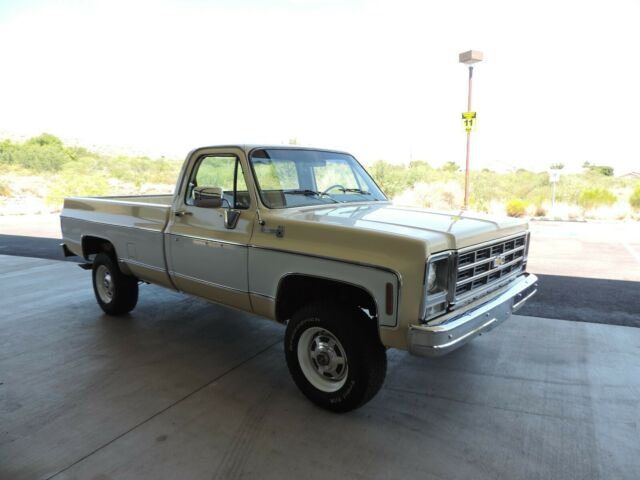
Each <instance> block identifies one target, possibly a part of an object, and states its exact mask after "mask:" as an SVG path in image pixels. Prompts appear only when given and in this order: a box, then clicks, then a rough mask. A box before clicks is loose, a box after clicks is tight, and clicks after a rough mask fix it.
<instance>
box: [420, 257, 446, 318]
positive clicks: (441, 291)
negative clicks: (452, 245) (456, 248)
mask: <svg viewBox="0 0 640 480" xmlns="http://www.w3.org/2000/svg"><path fill="white" fill-rule="evenodd" d="M450 259H451V252H442V253H438V254H436V255H433V256H432V257H431V258H429V261H428V262H427V265H426V272H425V273H426V275H425V279H424V280H425V282H424V289H425V292H424V298H423V310H422V319H423V321H427V320H429V319H431V318H434V317H437V316H439V315H442V314H443V313H445V312H446V311H447V307H448V302H447V290H448V283H449V269H450V268H451V266H450V263H451V262H450Z"/></svg>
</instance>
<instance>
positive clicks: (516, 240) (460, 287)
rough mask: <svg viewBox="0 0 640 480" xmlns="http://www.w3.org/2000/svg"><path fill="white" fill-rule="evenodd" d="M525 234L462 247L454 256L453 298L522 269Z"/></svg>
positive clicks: (462, 296)
mask: <svg viewBox="0 0 640 480" xmlns="http://www.w3.org/2000/svg"><path fill="white" fill-rule="evenodd" d="M526 247H527V236H526V234H523V235H521V236H518V237H513V238H509V239H507V240H498V241H496V242H492V243H489V244H485V245H482V246H480V247H470V249H465V250H462V251H461V252H460V254H459V256H458V276H457V279H456V289H455V298H456V300H459V299H460V298H466V297H468V296H472V294H473V293H474V292H475V291H477V290H480V289H484V288H488V287H490V286H491V285H493V284H497V283H500V280H501V279H506V278H508V277H510V276H512V275H515V274H516V273H518V272H521V271H522V270H523V269H524V265H525V261H526Z"/></svg>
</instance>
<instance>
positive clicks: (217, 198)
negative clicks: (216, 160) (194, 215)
mask: <svg viewBox="0 0 640 480" xmlns="http://www.w3.org/2000/svg"><path fill="white" fill-rule="evenodd" d="M222 201H223V197H222V189H221V188H220V187H207V186H202V187H196V188H194V189H193V205H194V206H195V207H202V208H220V207H222Z"/></svg>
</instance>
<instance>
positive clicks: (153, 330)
mask: <svg viewBox="0 0 640 480" xmlns="http://www.w3.org/2000/svg"><path fill="white" fill-rule="evenodd" d="M0 292H2V293H1V297H0V319H1V320H0V383H1V384H0V478H2V479H5V478H6V479H22V478H52V477H55V478H58V479H60V478H79V479H84V478H101V479H107V478H125V479H126V478H136V479H140V478H153V479H157V478H190V479H191V478H194V479H199V478H207V479H211V478H225V479H228V478H231V479H234V478H260V479H269V478H278V479H281V478H300V477H304V478H307V479H313V478H322V479H325V478H366V479H370V478H420V479H431V478H433V479H435V478H448V479H450V478H460V479H462V478H464V479H469V478H473V479H484V478H487V479H494V478H508V479H520V478H522V479H524V478H527V479H530V478H540V479H549V478H563V479H565V478H566V479H573V478H575V479H581V480H583V479H590V478H616V479H622V478H629V479H636V478H638V472H640V441H639V439H640V431H639V430H640V428H639V425H638V419H639V418H640V400H639V399H640V395H639V393H640V330H639V329H634V328H628V327H616V326H609V325H597V324H586V323H574V322H565V321H558V320H546V319H540V318H532V317H514V318H513V319H511V320H510V321H508V322H507V323H505V324H504V325H503V326H501V327H500V328H499V329H497V330H495V331H494V332H492V333H490V334H488V335H484V336H482V337H480V338H478V339H476V340H475V341H474V342H472V343H471V344H470V345H468V346H466V347H465V348H463V349H461V350H459V351H457V352H455V353H453V354H451V355H449V356H447V357H443V358H439V359H422V358H416V357H411V356H409V355H407V354H406V353H404V352H399V351H389V371H388V375H387V381H386V384H385V386H384V387H383V389H382V391H381V392H380V394H379V395H378V396H377V397H376V398H375V399H374V400H373V401H372V402H370V403H369V404H368V405H366V406H365V407H363V408H362V409H360V410H358V411H356V412H352V413H350V414H346V415H335V414H330V413H328V412H324V411H322V410H320V409H318V408H316V407H314V406H313V405H311V404H310V403H309V402H308V401H306V399H305V398H304V397H303V396H302V395H301V394H300V393H299V392H298V391H297V389H296V387H295V385H294V384H293V382H292V381H291V380H290V379H289V375H288V372H287V368H286V365H285V362H284V358H283V352H282V347H281V339H282V335H283V328H282V327H281V326H279V325H275V324H272V323H270V322H268V321H264V320H261V319H259V318H255V317H252V316H250V315H245V314H242V313H239V312H236V311H232V310H228V309H225V308H222V307H218V306H215V305H210V304H207V303H205V302H202V301H200V300H196V299H191V298H187V297H183V296H181V295H178V294H175V293H172V292H169V291H167V290H163V289H160V288H157V287H149V286H147V287H144V288H142V290H141V302H140V304H139V306H138V308H137V309H136V310H135V311H134V312H133V313H132V315H130V316H128V317H125V318H121V319H113V318H108V317H105V316H103V315H101V313H100V310H99V309H98V308H97V306H96V305H95V301H94V299H93V294H92V292H91V289H90V280H89V273H88V272H84V271H82V270H80V269H79V268H78V267H76V266H74V265H73V264H70V263H66V262H54V261H46V260H34V259H29V260H25V261H24V263H22V264H21V263H20V259H19V257H2V256H0Z"/></svg>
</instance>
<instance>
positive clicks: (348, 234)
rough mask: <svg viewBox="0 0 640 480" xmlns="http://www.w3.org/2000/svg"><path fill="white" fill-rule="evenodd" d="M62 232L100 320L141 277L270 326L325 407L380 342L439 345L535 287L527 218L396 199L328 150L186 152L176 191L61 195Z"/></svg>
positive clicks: (473, 329)
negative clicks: (277, 327) (89, 285)
mask: <svg viewBox="0 0 640 480" xmlns="http://www.w3.org/2000/svg"><path fill="white" fill-rule="evenodd" d="M61 227H62V235H63V244H62V247H63V250H64V252H65V255H67V256H71V255H76V256H81V257H84V259H86V262H85V263H84V266H85V267H86V268H91V269H92V273H93V274H92V278H93V289H94V292H95V297H96V300H97V302H98V304H99V305H100V307H101V308H102V310H104V312H106V313H107V314H108V315H123V314H126V313H128V312H130V311H131V310H133V308H134V307H135V305H136V302H137V299H138V286H139V284H140V283H151V284H156V285H160V286H163V287H166V288H169V289H172V290H176V291H179V292H184V293H187V294H191V295H195V296H197V297H200V298H203V299H206V300H209V301H212V302H216V303H219V304H224V305H228V306H230V307H234V308H236V309H241V310H244V311H247V312H251V313H253V314H255V315H259V316H261V317H265V318H267V319H270V320H273V321H276V322H279V323H282V324H284V325H286V330H285V335H284V346H285V358H286V363H287V366H288V368H289V371H290V373H291V375H292V377H293V380H294V381H295V383H296V384H297V385H298V387H299V388H300V390H301V391H302V392H303V393H304V395H306V396H307V397H308V398H309V399H310V400H311V401H313V402H314V403H316V404H317V405H320V406H321V407H323V408H326V409H329V410H331V411H336V412H344V411H348V410H352V409H355V408H357V407H359V406H361V405H363V404H364V403H365V402H367V401H369V400H370V399H371V398H372V397H373V396H374V395H375V394H376V393H377V392H378V390H379V389H380V387H381V386H382V384H383V381H384V377H385V374H386V366H387V360H386V349H387V348H398V349H403V350H408V351H409V352H411V353H412V354H416V355H424V356H438V355H443V354H446V353H448V352H451V351H452V350H454V349H456V348H458V347H460V346H462V345H463V344H465V343H467V342H468V341H469V340H471V339H472V338H474V337H476V336H477V335H480V334H482V333H483V332H486V331H488V330H490V329H492V328H493V327H495V326H496V325H498V324H500V323H501V322H503V321H504V320H506V319H507V318H509V317H510V315H511V313H512V312H514V311H516V310H517V309H518V308H520V307H521V306H522V305H523V304H524V303H525V302H526V301H527V299H529V298H530V297H531V296H532V295H533V294H534V293H535V292H536V289H537V284H536V282H537V278H536V277H535V275H532V274H528V273H526V271H525V270H526V265H527V256H528V250H529V232H528V228H527V223H526V222H525V221H523V220H520V219H515V218H488V217H486V218H485V217H482V216H479V215H471V214H467V213H465V212H458V213H447V212H441V211H428V210H424V209H417V208H405V207H400V206H395V205H393V204H392V203H391V202H390V201H389V200H388V199H387V198H386V197H385V195H384V194H383V192H382V191H381V190H380V188H379V187H378V186H377V185H376V183H375V181H374V180H373V179H372V178H371V177H370V176H369V175H368V173H367V172H366V170H365V169H364V168H363V167H362V166H361V165H360V164H359V163H358V162H357V161H356V159H355V158H354V157H353V156H351V155H349V154H348V153H345V152H339V151H332V150H319V149H309V148H300V147H297V146H296V147H283V146H264V145H262V146H261V145H254V146H246V145H229V146H213V147H203V148H198V149H196V150H193V151H192V152H190V153H189V155H188V156H187V158H186V160H185V162H184V165H183V167H182V170H181V173H180V176H179V179H178V181H177V184H176V187H175V193H174V194H173V195H155V196H121V197H73V198H66V199H65V201H64V209H63V210H62V213H61Z"/></svg>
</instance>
